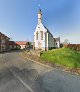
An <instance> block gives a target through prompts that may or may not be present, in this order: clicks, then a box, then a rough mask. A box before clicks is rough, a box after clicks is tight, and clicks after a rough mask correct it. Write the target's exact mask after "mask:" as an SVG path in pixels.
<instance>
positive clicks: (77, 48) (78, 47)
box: [64, 44, 80, 51]
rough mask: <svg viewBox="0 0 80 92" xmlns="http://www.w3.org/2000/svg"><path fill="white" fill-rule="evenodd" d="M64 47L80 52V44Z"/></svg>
mask: <svg viewBox="0 0 80 92" xmlns="http://www.w3.org/2000/svg"><path fill="white" fill-rule="evenodd" d="M64 47H65V48H70V49H74V50H77V51H80V44H65V45H64Z"/></svg>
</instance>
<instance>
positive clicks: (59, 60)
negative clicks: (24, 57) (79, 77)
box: [40, 48, 80, 68]
mask: <svg viewBox="0 0 80 92" xmlns="http://www.w3.org/2000/svg"><path fill="white" fill-rule="evenodd" d="M40 58H41V59H42V60H43V61H48V62H50V63H53V64H59V65H63V66H66V67H69V68H80V53H79V52H77V51H75V50H72V49H69V48H60V49H55V50H49V51H47V52H43V54H42V55H41V57H40Z"/></svg>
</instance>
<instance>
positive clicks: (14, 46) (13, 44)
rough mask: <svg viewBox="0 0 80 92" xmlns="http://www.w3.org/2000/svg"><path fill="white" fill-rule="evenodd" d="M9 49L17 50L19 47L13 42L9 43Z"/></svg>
mask: <svg viewBox="0 0 80 92" xmlns="http://www.w3.org/2000/svg"><path fill="white" fill-rule="evenodd" d="M9 48H10V50H18V49H20V48H21V46H20V45H18V44H17V43H15V42H14V41H9Z"/></svg>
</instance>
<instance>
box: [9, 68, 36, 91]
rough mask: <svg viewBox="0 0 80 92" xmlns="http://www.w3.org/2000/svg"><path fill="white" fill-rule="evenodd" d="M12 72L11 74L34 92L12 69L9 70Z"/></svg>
mask: <svg viewBox="0 0 80 92" xmlns="http://www.w3.org/2000/svg"><path fill="white" fill-rule="evenodd" d="M9 70H10V71H11V73H12V74H13V75H14V76H15V77H16V78H17V79H18V80H19V81H20V82H21V83H22V84H23V85H24V86H25V87H26V88H27V89H28V90H29V91H30V92H34V91H33V90H32V88H31V87H30V86H29V85H28V84H27V83H25V82H24V81H23V80H22V79H21V78H20V77H19V76H18V75H16V74H15V73H13V72H12V70H11V69H9Z"/></svg>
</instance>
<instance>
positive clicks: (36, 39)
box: [36, 31, 38, 40]
mask: <svg viewBox="0 0 80 92" xmlns="http://www.w3.org/2000/svg"><path fill="white" fill-rule="evenodd" d="M36 40H38V31H37V33H36Z"/></svg>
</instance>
